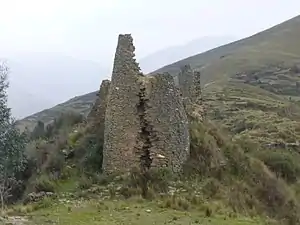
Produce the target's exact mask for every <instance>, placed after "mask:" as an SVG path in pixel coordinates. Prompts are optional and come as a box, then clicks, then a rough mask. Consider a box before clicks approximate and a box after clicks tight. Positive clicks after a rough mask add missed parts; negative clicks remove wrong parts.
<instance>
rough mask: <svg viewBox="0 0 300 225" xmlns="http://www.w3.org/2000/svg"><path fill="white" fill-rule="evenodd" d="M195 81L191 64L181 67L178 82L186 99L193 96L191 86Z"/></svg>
mask: <svg viewBox="0 0 300 225" xmlns="http://www.w3.org/2000/svg"><path fill="white" fill-rule="evenodd" d="M193 82H194V72H193V70H192V68H191V66H190V65H185V66H183V67H181V68H180V73H179V74H178V84H179V88H180V90H181V94H182V97H183V98H184V99H187V98H190V97H191V88H192V85H193Z"/></svg>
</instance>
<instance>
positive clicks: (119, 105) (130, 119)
mask: <svg viewBox="0 0 300 225" xmlns="http://www.w3.org/2000/svg"><path fill="white" fill-rule="evenodd" d="M134 50H135V48H134V46H133V39H132V37H131V35H130V34H125V35H119V39H118V45H117V49H116V53H115V58H114V67H113V73H112V78H111V85H110V89H109V97H108V101H107V102H108V104H107V110H106V115H105V132H104V148H103V169H104V172H107V173H110V172H114V171H116V172H117V171H124V170H127V169H128V168H131V167H132V166H133V165H137V164H138V163H139V158H137V157H136V153H135V145H136V140H137V135H138V132H139V130H140V129H139V128H140V123H139V118H138V115H137V107H136V106H137V105H138V104H139V96H138V94H139V91H140V89H139V84H138V78H139V76H141V73H140V69H139V66H138V64H137V63H136V61H135V59H134V56H135V55H134Z"/></svg>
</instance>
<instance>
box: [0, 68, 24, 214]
mask: <svg viewBox="0 0 300 225" xmlns="http://www.w3.org/2000/svg"><path fill="white" fill-rule="evenodd" d="M7 74H8V69H7V67H6V66H5V64H3V63H0V201H1V207H2V210H3V209H4V205H5V203H6V202H7V201H8V199H9V198H10V197H11V195H12V192H13V191H14V190H15V189H17V188H18V187H20V184H21V183H22V172H23V171H24V169H25V168H26V163H27V160H26V157H25V155H24V149H25V145H26V136H25V135H24V134H20V133H19V131H18V129H17V128H16V127H15V123H14V121H13V119H12V118H11V113H10V109H9V108H8V107H7V94H6V90H7V88H8V82H7Z"/></svg>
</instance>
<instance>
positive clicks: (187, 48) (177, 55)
mask: <svg viewBox="0 0 300 225" xmlns="http://www.w3.org/2000/svg"><path fill="white" fill-rule="evenodd" d="M234 40H236V38H234V37H230V36H220V37H217V36H216V37H202V38H198V39H196V40H193V41H191V42H189V43H187V44H185V45H181V46H172V47H169V48H166V49H163V50H160V51H157V52H155V53H152V54H150V55H149V56H147V57H145V58H143V59H142V60H140V62H139V64H140V67H141V68H142V71H143V72H145V73H149V72H151V71H153V70H155V69H157V68H160V67H162V66H164V65H168V64H170V63H173V62H176V61H178V60H181V59H184V58H187V57H189V56H191V55H195V54H198V53H199V52H204V51H207V50H210V49H212V48H215V47H218V46H221V45H224V44H227V43H230V42H232V41H234Z"/></svg>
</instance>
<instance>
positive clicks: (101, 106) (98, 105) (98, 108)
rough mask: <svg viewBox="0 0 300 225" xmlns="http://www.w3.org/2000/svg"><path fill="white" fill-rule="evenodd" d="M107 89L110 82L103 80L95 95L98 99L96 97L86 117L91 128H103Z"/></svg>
mask: <svg viewBox="0 0 300 225" xmlns="http://www.w3.org/2000/svg"><path fill="white" fill-rule="evenodd" d="M109 87H110V81H109V80H103V81H102V83H101V86H100V89H99V92H98V94H97V96H98V97H97V99H96V101H95V103H94V105H93V107H92V109H91V111H90V113H89V114H88V116H87V121H88V123H90V124H91V125H92V126H99V125H102V126H103V127H104V121H105V112H106V106H107V97H108V92H109Z"/></svg>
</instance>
